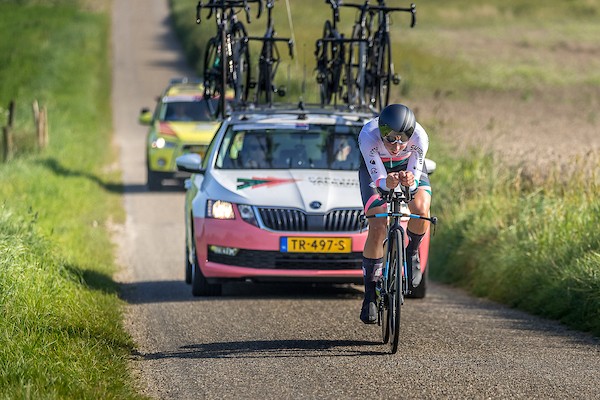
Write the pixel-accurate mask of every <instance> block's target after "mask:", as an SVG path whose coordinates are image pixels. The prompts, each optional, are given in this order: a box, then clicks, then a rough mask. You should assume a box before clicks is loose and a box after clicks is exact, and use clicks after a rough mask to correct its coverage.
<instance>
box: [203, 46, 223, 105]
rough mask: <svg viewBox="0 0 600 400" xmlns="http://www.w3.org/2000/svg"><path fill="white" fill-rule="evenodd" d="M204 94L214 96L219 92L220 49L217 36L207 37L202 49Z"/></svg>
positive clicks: (208, 96)
mask: <svg viewBox="0 0 600 400" xmlns="http://www.w3.org/2000/svg"><path fill="white" fill-rule="evenodd" d="M203 67H204V69H203V74H204V96H205V97H207V98H212V97H215V96H216V94H217V93H220V91H221V89H220V82H221V51H220V41H219V40H217V38H211V39H209V41H208V43H207V44H206V49H205V50H204V65H203Z"/></svg>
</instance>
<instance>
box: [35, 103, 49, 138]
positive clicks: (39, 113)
mask: <svg viewBox="0 0 600 400" xmlns="http://www.w3.org/2000/svg"><path fill="white" fill-rule="evenodd" d="M47 113H48V110H47V109H46V106H44V107H42V109H41V110H40V106H39V104H38V101H37V100H34V101H33V120H34V122H35V129H36V132H37V143H38V148H39V149H44V148H46V147H47V146H48V119H47Z"/></svg>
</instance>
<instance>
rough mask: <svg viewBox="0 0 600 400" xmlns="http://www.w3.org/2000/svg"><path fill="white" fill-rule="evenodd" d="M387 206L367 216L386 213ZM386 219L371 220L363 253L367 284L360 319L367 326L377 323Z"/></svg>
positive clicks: (371, 211)
mask: <svg viewBox="0 0 600 400" xmlns="http://www.w3.org/2000/svg"><path fill="white" fill-rule="evenodd" d="M385 210H386V207H385V206H379V207H374V208H372V209H370V210H369V211H368V212H367V215H373V214H377V213H382V212H385ZM386 226H387V225H386V218H371V219H369V232H368V234H367V240H366V242H365V248H364V251H363V262H362V269H363V279H364V284H365V296H364V299H363V304H362V307H361V312H360V319H361V321H363V322H364V323H366V324H373V323H375V322H376V321H377V308H376V306H375V301H376V294H375V286H376V284H377V281H378V280H379V279H380V278H381V270H382V261H383V246H382V244H383V240H384V239H385V235H386V232H387V230H386Z"/></svg>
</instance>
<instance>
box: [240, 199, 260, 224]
mask: <svg viewBox="0 0 600 400" xmlns="http://www.w3.org/2000/svg"><path fill="white" fill-rule="evenodd" d="M238 211H239V212H240V216H241V217H242V219H243V220H244V221H246V222H247V223H249V224H252V225H254V226H258V221H257V220H256V216H255V215H254V210H253V209H252V206H249V205H247V204H238Z"/></svg>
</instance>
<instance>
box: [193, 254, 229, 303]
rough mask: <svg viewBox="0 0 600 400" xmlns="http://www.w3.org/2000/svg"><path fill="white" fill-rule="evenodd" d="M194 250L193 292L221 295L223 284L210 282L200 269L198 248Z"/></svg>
mask: <svg viewBox="0 0 600 400" xmlns="http://www.w3.org/2000/svg"><path fill="white" fill-rule="evenodd" d="M192 251H193V252H194V254H193V256H194V258H193V259H194V265H192V268H191V269H192V294H193V295H194V296H220V295H221V289H222V287H221V285H220V284H214V283H208V281H207V280H206V278H205V277H204V275H203V274H202V271H201V270H200V265H199V263H198V256H197V255H196V250H195V249H193V250H192Z"/></svg>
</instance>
